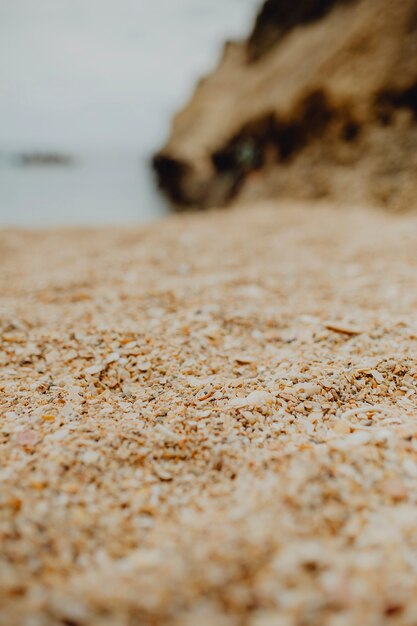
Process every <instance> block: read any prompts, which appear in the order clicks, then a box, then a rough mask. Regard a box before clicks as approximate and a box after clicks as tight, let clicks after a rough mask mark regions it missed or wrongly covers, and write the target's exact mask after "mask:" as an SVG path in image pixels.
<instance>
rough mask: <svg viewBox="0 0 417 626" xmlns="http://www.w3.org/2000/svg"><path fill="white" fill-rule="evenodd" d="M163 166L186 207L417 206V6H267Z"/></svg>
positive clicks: (206, 84)
mask: <svg viewBox="0 0 417 626" xmlns="http://www.w3.org/2000/svg"><path fill="white" fill-rule="evenodd" d="M153 163H154V168H155V171H156V173H157V177H158V181H159V185H160V187H161V188H162V189H163V190H164V191H165V193H166V194H167V195H168V196H169V198H170V199H171V200H172V202H173V204H174V206H175V207H177V208H180V209H183V208H187V207H188V208H206V207H210V206H214V205H219V204H229V203H232V202H236V201H246V200H252V199H254V198H264V197H295V198H309V199H311V198H313V199H315V198H329V199H331V200H334V201H337V202H349V203H352V202H354V203H356V204H371V205H378V206H381V205H385V206H387V207H390V208H393V209H404V208H408V207H410V206H412V205H413V204H414V203H417V0H396V1H395V2H392V0H300V1H299V2H297V3H293V2H291V1H290V0H267V1H266V2H265V3H264V5H263V6H262V7H261V9H260V12H259V15H258V17H257V20H256V23H255V25H254V28H253V31H252V33H251V34H250V36H249V37H248V39H247V41H244V42H235V43H228V44H226V46H225V49H224V53H223V56H222V58H221V60H220V62H219V64H218V67H217V68H216V69H215V70H214V71H213V72H212V74H210V75H209V76H207V77H206V78H204V79H202V80H201V81H200V83H199V85H198V86H197V88H196V90H195V93H194V95H193V97H192V98H191V101H190V102H189V103H188V104H187V106H186V107H185V108H184V109H183V110H182V111H180V112H179V113H178V114H177V115H176V117H175V118H174V120H173V124H172V130H171V134H170V137H169V139H168V142H167V144H166V145H165V147H164V148H163V149H162V150H161V151H160V152H159V153H158V154H157V155H155V157H154V161H153Z"/></svg>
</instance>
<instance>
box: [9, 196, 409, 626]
mask: <svg viewBox="0 0 417 626" xmlns="http://www.w3.org/2000/svg"><path fill="white" fill-rule="evenodd" d="M416 235H417V216H416V215H408V216H402V217H399V216H394V215H388V214H384V213H382V212H377V211H372V212H371V211H368V210H365V209H360V208H358V209H355V210H351V211H343V212H341V211H336V210H333V209H332V208H329V207H326V206H318V205H317V206H313V205H308V206H302V205H296V204H286V205H282V206H276V205H271V206H269V205H259V206H256V207H252V208H251V209H240V210H231V211H224V212H222V211H218V212H213V213H211V212H209V213H206V214H204V215H199V216H178V217H171V218H168V219H166V220H164V221H162V222H161V223H158V224H155V225H150V226H147V227H142V228H133V229H112V230H91V231H75V230H74V231H69V230H67V231H65V230H61V231H45V232H43V231H41V232H21V231H3V232H2V233H1V234H0V255H1V259H0V260H1V264H0V292H1V300H0V323H1V327H0V338H1V352H0V367H1V370H0V392H1V395H0V403H1V412H0V606H1V611H0V624H1V625H2V626H3V625H5V626H6V625H7V626H15V625H16V626H18V625H19V626H20V625H22V626H23V625H24V626H52V625H53V626H58V625H61V626H62V625H64V626H90V625H91V626H93V625H94V626H95V625H100V626H101V625H112V626H114V625H115V626H119V625H120V626H122V625H123V626H132V625H148V624H149V625H153V626H155V625H175V626H177V625H184V626H197V625H198V626H212V625H213V624H215V625H216V626H276V625H279V626H296V625H297V626H298V625H300V626H314V625H317V626H323V625H329V626H330V625H331V626H353V625H355V626H357V625H358V624H367V625H378V626H379V625H382V624H410V626H411V625H412V624H415V616H416V613H417V597H416V594H415V589H416V586H417V532H416V531H417V507H416V502H417V456H416V452H417V421H416V419H415V416H416V402H417V395H416V392H417V388H416V379H417V360H416V349H417V314H416V311H417V282H416V275H417V255H416V252H415V250H416V246H415V242H416Z"/></svg>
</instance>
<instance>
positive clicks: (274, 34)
mask: <svg viewBox="0 0 417 626" xmlns="http://www.w3.org/2000/svg"><path fill="white" fill-rule="evenodd" d="M354 1H355V0H299V1H295V2H294V0H267V2H265V4H264V5H263V7H262V9H261V10H260V12H259V14H258V17H257V18H256V22H255V26H254V29H253V31H252V33H251V35H250V37H249V39H248V42H247V53H248V60H249V62H255V61H259V59H261V58H262V56H263V55H264V54H266V53H268V52H269V50H271V49H272V48H273V47H274V46H275V45H276V44H277V43H279V42H280V41H281V40H282V39H283V38H284V37H285V36H286V35H287V34H288V33H290V32H291V31H292V30H293V29H294V28H296V27H297V26H304V25H306V24H311V23H312V22H315V21H317V20H320V19H322V18H323V17H324V16H325V15H326V14H327V13H329V11H331V10H332V9H333V8H334V7H335V6H337V5H340V4H348V3H350V2H354Z"/></svg>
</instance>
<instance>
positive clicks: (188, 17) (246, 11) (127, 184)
mask: <svg viewBox="0 0 417 626" xmlns="http://www.w3.org/2000/svg"><path fill="white" fill-rule="evenodd" d="M259 4H260V0H152V1H150V0H1V2H0V227H25V228H43V227H55V226H57V227H61V226H77V225H81V226H83V225H86V226H100V225H110V224H135V223H141V222H148V221H151V220H154V219H158V218H159V217H160V216H162V215H164V213H166V212H167V211H168V207H167V204H166V202H165V200H164V198H163V197H161V195H160V193H159V191H158V189H157V187H156V184H155V180H154V178H153V174H152V171H151V168H150V159H151V156H152V154H153V153H154V152H155V151H156V150H158V148H159V147H160V146H162V145H163V143H164V142H165V140H166V138H167V136H168V134H169V129H170V122H171V119H172V116H173V114H174V113H175V112H176V111H177V110H178V109H179V108H181V106H183V104H184V103H185V102H186V101H187V99H189V98H190V96H191V94H192V91H193V88H194V86H195V83H196V81H197V80H198V79H199V78H200V77H201V76H202V75H204V74H206V73H207V72H209V71H210V70H211V69H212V68H213V67H214V66H215V65H216V63H217V61H218V58H219V55H220V54H221V50H222V47H223V44H224V42H225V41H226V40H228V39H239V38H242V37H244V36H245V35H246V34H247V33H248V31H249V29H250V27H251V24H252V22H253V19H254V16H255V14H256V11H257V9H258V8H259ZM50 152H53V153H58V154H62V155H67V156H68V157H70V162H69V163H62V164H60V163H54V164H47V163H42V162H41V161H42V159H41V160H39V159H38V160H36V159H33V158H32V159H31V158H30V157H31V155H33V154H37V153H39V154H47V153H50ZM22 155H26V161H25V160H22ZM28 155H29V158H27V157H28Z"/></svg>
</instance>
